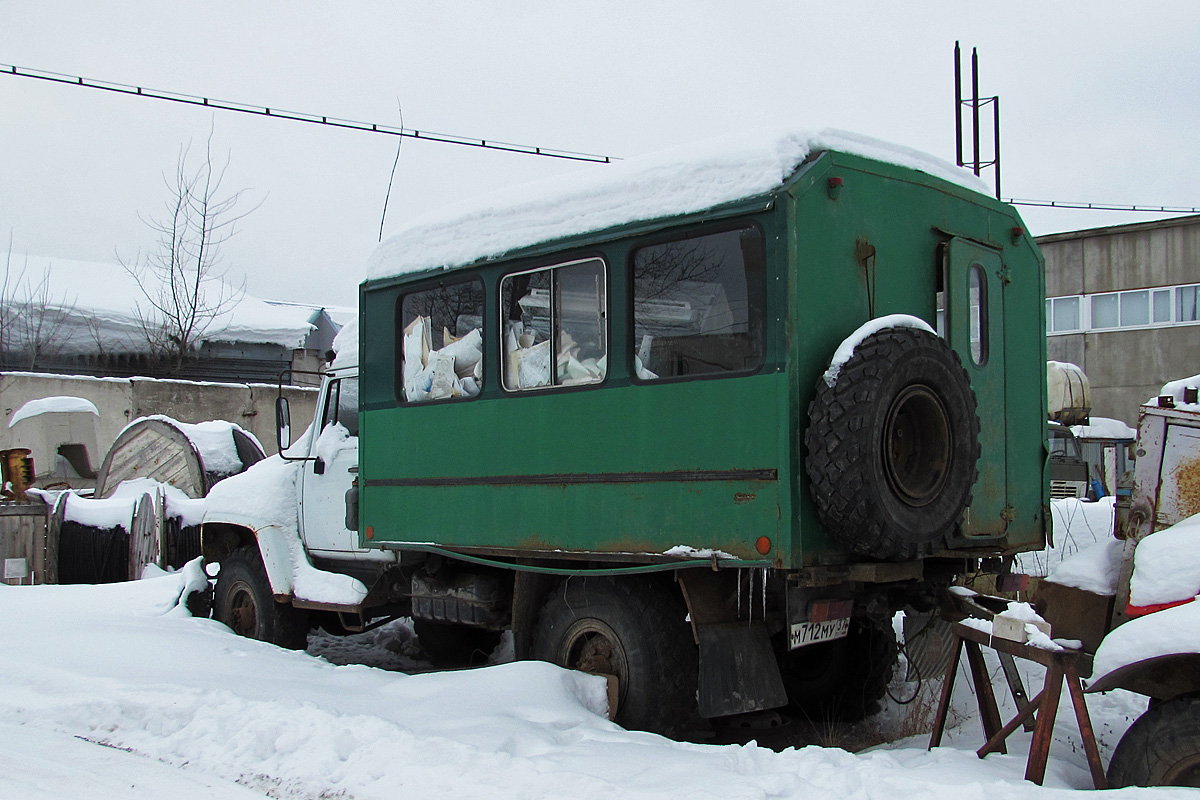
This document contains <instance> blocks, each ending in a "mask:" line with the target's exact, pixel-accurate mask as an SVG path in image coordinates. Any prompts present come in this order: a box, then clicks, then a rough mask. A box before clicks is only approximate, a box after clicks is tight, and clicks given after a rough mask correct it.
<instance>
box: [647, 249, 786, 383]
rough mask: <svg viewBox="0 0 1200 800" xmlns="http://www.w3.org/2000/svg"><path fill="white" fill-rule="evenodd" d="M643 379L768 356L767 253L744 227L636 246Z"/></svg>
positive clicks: (747, 366) (742, 366)
mask: <svg viewBox="0 0 1200 800" xmlns="http://www.w3.org/2000/svg"><path fill="white" fill-rule="evenodd" d="M632 262H633V263H632V269H633V293H634V300H633V337H632V340H631V343H630V345H631V347H632V348H633V360H634V369H635V373H636V375H637V378H638V379H640V380H643V381H653V380H658V379H660V378H680V377H690V376H695V375H718V374H721V373H746V372H750V371H753V370H755V369H757V368H758V367H759V366H760V365H761V364H762V362H763V342H764V337H763V327H764V317H765V311H764V308H765V285H766V283H765V278H764V273H765V269H766V264H765V262H766V256H765V248H764V244H763V234H762V231H761V230H759V229H758V228H757V227H744V228H737V229H734V230H727V231H721V232H718V233H709V234H702V235H692V236H687V237H682V238H679V239H675V240H673V241H668V242H662V243H658V244H652V245H647V246H645V247H640V248H638V249H637V250H634V252H633V258H632Z"/></svg>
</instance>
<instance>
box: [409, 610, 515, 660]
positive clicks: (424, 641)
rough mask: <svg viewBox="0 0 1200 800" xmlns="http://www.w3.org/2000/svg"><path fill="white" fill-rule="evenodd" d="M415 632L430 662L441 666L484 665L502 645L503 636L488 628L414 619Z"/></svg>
mask: <svg viewBox="0 0 1200 800" xmlns="http://www.w3.org/2000/svg"><path fill="white" fill-rule="evenodd" d="M413 631H414V632H415V633H416V634H417V640H418V641H419V642H420V643H421V647H423V648H425V652H426V653H428V654H429V660H430V661H432V662H433V663H434V664H437V665H438V666H442V665H457V664H478V663H483V662H484V661H486V660H487V657H488V656H490V655H491V654H492V651H493V650H495V649H496V645H498V644H500V637H501V635H502V634H501V632H500V631H490V630H488V629H487V628H472V627H469V626H467V625H455V624H454V623H449V622H434V621H432V620H427V619H414V620H413Z"/></svg>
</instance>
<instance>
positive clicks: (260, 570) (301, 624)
mask: <svg viewBox="0 0 1200 800" xmlns="http://www.w3.org/2000/svg"><path fill="white" fill-rule="evenodd" d="M213 616H214V617H216V619H217V620H218V621H219V622H223V623H225V624H226V625H228V626H229V627H230V628H231V629H233V632H234V633H236V634H238V635H239V636H245V637H247V638H250V639H258V640H259V641H263V642H270V643H271V644H276V645H279V646H280V647H286V648H289V649H291V650H303V649H304V648H305V647H307V646H308V627H309V625H308V623H309V618H308V613H307V612H305V611H302V610H300V609H298V608H295V607H293V606H292V605H291V604H290V603H278V602H276V601H275V597H274V595H273V594H272V593H271V582H270V580H268V578H267V570H266V567H264V566H263V562H262V557H261V556H260V555H259V553H258V548H256V547H250V546H247V547H239V548H238V549H236V550H234V551H233V552H232V553H230V554H229V555H228V556H227V557H226V558H225V560H224V561H222V562H221V571H220V573H218V575H217V589H216V593H215V596H214V598H213Z"/></svg>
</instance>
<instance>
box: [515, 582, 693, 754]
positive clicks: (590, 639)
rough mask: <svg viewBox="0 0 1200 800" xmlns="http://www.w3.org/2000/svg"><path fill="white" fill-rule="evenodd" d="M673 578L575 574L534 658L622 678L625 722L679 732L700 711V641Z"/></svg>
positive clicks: (543, 619)
mask: <svg viewBox="0 0 1200 800" xmlns="http://www.w3.org/2000/svg"><path fill="white" fill-rule="evenodd" d="M671 588H672V587H671V586H670V585H669V584H660V583H657V582H650V581H646V580H644V579H643V580H635V579H626V580H620V579H613V578H570V579H569V580H567V581H564V582H563V584H562V585H561V586H559V587H558V589H557V590H556V591H555V593H554V594H553V595H552V596H551V598H550V600H549V601H547V603H546V605H545V606H544V607H543V608H542V613H541V616H540V617H539V618H538V623H537V628H536V630H535V631H534V637H533V650H532V653H533V657H534V658H535V659H538V660H541V661H549V662H551V663H553V664H558V665H559V666H560V667H566V668H567V669H577V670H580V671H582V672H591V673H596V674H601V675H612V676H614V677H615V678H616V679H617V709H616V712H617V713H616V721H617V723H618V724H620V725H622V726H624V727H626V728H632V729H637V730H645V731H652V732H654V733H661V734H663V735H665V736H677V735H679V733H680V732H682V730H683V728H684V726H685V724H686V723H687V722H688V721H689V720H690V719H692V718H693V717H694V716H695V714H696V676H697V669H698V666H697V664H698V662H697V653H696V645H695V643H694V642H693V640H692V634H691V628H690V626H689V625H688V624H687V608H686V607H685V606H684V604H683V602H682V598H680V597H679V594H678V592H673V591H671Z"/></svg>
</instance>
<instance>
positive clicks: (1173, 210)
mask: <svg viewBox="0 0 1200 800" xmlns="http://www.w3.org/2000/svg"><path fill="white" fill-rule="evenodd" d="M1004 202H1006V203H1008V204H1009V205H1013V206H1038V207H1040V208H1074V209H1083V210H1085V211H1148V212H1156V213H1160V214H1200V208H1190V207H1187V206H1138V205H1129V204H1122V203H1069V202H1067V203H1065V202H1063V201H1061V200H1018V199H1015V198H1011V197H1010V198H1008V199H1006V200H1005V201H1004Z"/></svg>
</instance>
